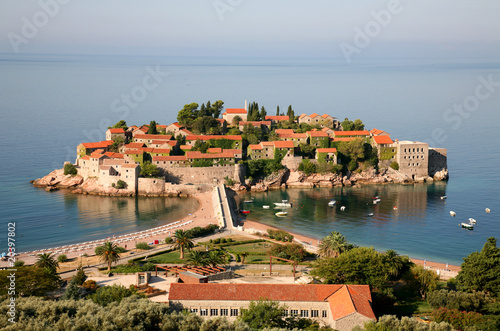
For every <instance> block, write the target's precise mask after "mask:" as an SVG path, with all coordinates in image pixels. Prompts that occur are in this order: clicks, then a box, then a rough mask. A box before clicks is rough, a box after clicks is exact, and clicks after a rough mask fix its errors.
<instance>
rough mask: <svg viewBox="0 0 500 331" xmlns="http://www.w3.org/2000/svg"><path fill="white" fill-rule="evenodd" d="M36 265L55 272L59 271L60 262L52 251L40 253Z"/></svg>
mask: <svg viewBox="0 0 500 331" xmlns="http://www.w3.org/2000/svg"><path fill="white" fill-rule="evenodd" d="M35 266H36V267H38V268H45V269H47V270H49V271H51V272H52V273H54V274H55V273H56V272H57V267H59V262H57V260H56V259H55V255H52V253H42V254H38V260H37V261H36V262H35Z"/></svg>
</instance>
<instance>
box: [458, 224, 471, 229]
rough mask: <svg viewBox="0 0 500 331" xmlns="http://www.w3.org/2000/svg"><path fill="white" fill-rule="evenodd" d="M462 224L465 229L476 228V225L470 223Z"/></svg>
mask: <svg viewBox="0 0 500 331" xmlns="http://www.w3.org/2000/svg"><path fill="white" fill-rule="evenodd" d="M460 225H461V226H462V227H463V228H464V229H467V230H474V225H472V224H470V223H460Z"/></svg>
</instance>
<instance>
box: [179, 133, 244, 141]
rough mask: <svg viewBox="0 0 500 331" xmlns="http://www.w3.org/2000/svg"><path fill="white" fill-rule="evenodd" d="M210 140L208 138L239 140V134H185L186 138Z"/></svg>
mask: <svg viewBox="0 0 500 331" xmlns="http://www.w3.org/2000/svg"><path fill="white" fill-rule="evenodd" d="M198 139H200V140H210V139H228V140H241V139H242V138H241V136H235V135H227V136H222V135H194V134H193V135H189V136H186V140H198Z"/></svg>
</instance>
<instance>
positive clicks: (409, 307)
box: [385, 299, 432, 317]
mask: <svg viewBox="0 0 500 331" xmlns="http://www.w3.org/2000/svg"><path fill="white" fill-rule="evenodd" d="M431 312H432V308H431V306H429V303H428V302H427V301H426V300H419V299H414V300H408V301H405V302H404V303H400V304H398V305H395V306H394V307H392V309H391V310H390V311H388V312H385V314H391V315H396V316H398V317H401V316H412V315H416V314H428V313H431Z"/></svg>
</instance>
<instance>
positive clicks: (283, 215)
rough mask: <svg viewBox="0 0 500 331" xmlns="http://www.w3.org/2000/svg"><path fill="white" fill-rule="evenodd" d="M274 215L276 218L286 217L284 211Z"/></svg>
mask: <svg viewBox="0 0 500 331" xmlns="http://www.w3.org/2000/svg"><path fill="white" fill-rule="evenodd" d="M275 215H276V216H278V217H285V216H286V215H287V212H286V211H279V212H277V213H276V214H275Z"/></svg>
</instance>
